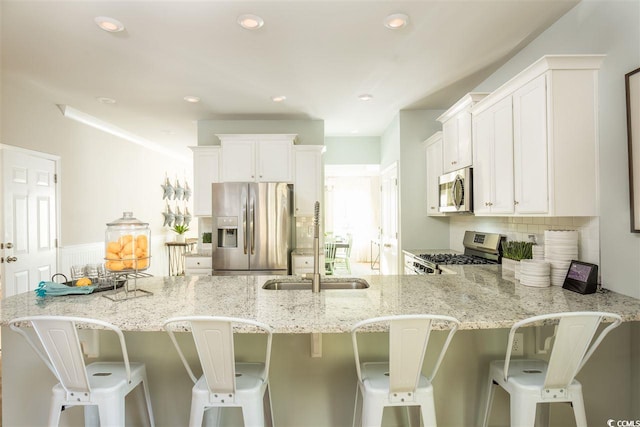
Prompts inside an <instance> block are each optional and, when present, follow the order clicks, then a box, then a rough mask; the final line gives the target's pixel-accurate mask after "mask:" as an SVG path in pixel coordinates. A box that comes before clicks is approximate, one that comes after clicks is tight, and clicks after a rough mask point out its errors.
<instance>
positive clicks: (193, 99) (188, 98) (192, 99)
mask: <svg viewBox="0 0 640 427" xmlns="http://www.w3.org/2000/svg"><path fill="white" fill-rule="evenodd" d="M184 100H185V101H187V102H192V103H194V104H195V103H196V102H200V98H198V97H197V96H191V95H189V96H185V97H184Z"/></svg>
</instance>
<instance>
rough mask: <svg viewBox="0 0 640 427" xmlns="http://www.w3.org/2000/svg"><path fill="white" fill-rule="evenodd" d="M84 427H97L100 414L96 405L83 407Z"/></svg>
mask: <svg viewBox="0 0 640 427" xmlns="http://www.w3.org/2000/svg"><path fill="white" fill-rule="evenodd" d="M84 425H85V427H99V426H100V414H99V413H98V406H97V405H86V406H85V407H84Z"/></svg>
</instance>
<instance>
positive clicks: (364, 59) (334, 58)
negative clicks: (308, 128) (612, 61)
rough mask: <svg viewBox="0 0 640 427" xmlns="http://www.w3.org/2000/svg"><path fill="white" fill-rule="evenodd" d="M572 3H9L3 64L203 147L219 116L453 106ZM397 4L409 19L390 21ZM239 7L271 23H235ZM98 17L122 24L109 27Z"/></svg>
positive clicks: (349, 116)
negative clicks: (200, 133) (200, 131)
mask: <svg viewBox="0 0 640 427" xmlns="http://www.w3.org/2000/svg"><path fill="white" fill-rule="evenodd" d="M577 2H578V0H496V1H488V0H468V1H463V0H439V1H435V0H424V1H419V0H414V1H380V0H379V1H359V0H348V1H305V0H289V1H269V0H260V1H252V2H249V1H238V0H235V1H206V0H205V1H150V0H140V1H102V2H94V1H84V0H80V1H77V0H76V1H54V0H48V1H30V0H3V1H2V3H1V7H2V10H1V17H2V27H1V30H2V71H3V76H12V78H13V77H15V76H20V78H21V79H27V80H29V81H30V82H31V83H32V84H35V85H37V86H38V87H40V88H42V91H43V92H46V93H49V94H50V98H51V102H52V103H55V104H65V105H69V106H71V107H73V108H74V109H77V110H80V111H82V112H84V113H87V114H90V115H92V116H94V117H97V118H99V119H100V120H103V121H106V122H109V123H112V124H114V125H115V126H118V127H120V128H122V129H124V130H126V131H128V132H131V133H133V134H136V135H139V136H140V137H142V138H145V139H147V140H150V141H153V142H156V143H160V144H164V145H166V146H167V147H184V146H187V145H196V143H197V140H196V122H197V121H198V120H202V119H215V118H219V119H273V118H276V119H277V118H283V119H284V118H291V119H303V118H304V119H320V120H324V123H325V134H326V135H327V136H338V135H354V133H353V132H354V131H357V133H355V135H359V136H365V135H367V136H376V135H380V134H381V133H382V132H383V131H384V129H385V128H386V127H387V125H388V124H389V123H390V121H391V120H392V119H393V117H394V116H395V115H396V114H397V113H398V111H399V110H401V109H422V108H430V109H445V108H447V107H448V106H450V105H451V104H452V103H453V102H455V101H456V100H457V99H458V98H459V97H461V96H462V95H464V93H466V92H467V91H469V90H471V89H472V88H473V87H474V86H475V85H477V84H478V83H480V82H481V81H482V80H483V79H484V78H485V77H486V76H488V75H489V74H490V73H491V72H493V71H494V70H495V69H496V68H497V67H498V66H499V65H501V64H503V63H504V62H505V61H506V60H507V59H508V58H510V57H511V56H513V55H514V54H515V53H516V52H517V51H518V50H520V49H521V48H523V47H524V46H525V45H526V44H527V43H529V42H530V41H531V40H532V39H533V38H535V37H536V36H537V35H538V34H540V33H541V32H542V31H544V29H546V28H547V27H548V26H549V25H550V24H551V23H553V22H554V21H556V20H557V19H558V18H559V17H560V16H562V15H563V14H564V13H566V12H567V11H568V10H569V9H571V8H572V7H573V6H575V5H576V4H577ZM397 12H403V13H405V14H407V15H409V17H410V18H409V19H410V21H409V25H408V26H407V27H405V28H403V29H400V30H395V31H394V30H389V29H387V28H385V27H384V26H383V25H382V22H383V19H384V18H385V16H387V15H388V14H391V13H397ZM243 13H253V14H257V15H259V16H261V17H262V18H263V19H264V21H265V25H264V26H263V27H262V28H261V29H259V30H257V31H248V30H245V29H243V28H241V27H239V26H238V25H237V24H236V19H237V17H238V16H239V15H240V14H243ZM96 16H109V17H112V18H115V19H118V20H119V21H121V22H122V23H124V25H125V26H126V30H125V31H124V32H121V33H107V32H104V31H102V30H100V29H99V28H98V27H97V26H96V25H95V23H94V18H95V17H96ZM12 81H15V80H12ZM364 93H368V94H371V95H373V96H374V98H373V99H372V100H371V101H367V102H364V101H361V100H359V99H358V95H360V94H364ZM186 95H194V96H198V97H200V98H201V102H200V103H198V104H190V103H187V102H185V101H184V100H183V97H184V96H186ZM273 95H285V96H286V97H287V100H286V101H285V102H283V103H274V102H272V101H271V99H270V98H271V96H273ZM97 97H110V98H114V99H116V101H117V102H116V103H115V104H113V105H104V104H101V103H99V102H98V101H97V99H96V98H97Z"/></svg>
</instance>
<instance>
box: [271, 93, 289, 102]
mask: <svg viewBox="0 0 640 427" xmlns="http://www.w3.org/2000/svg"><path fill="white" fill-rule="evenodd" d="M285 99H287V97H286V96H284V95H279V96H272V97H271V100H272V101H273V102H282V101H284V100H285Z"/></svg>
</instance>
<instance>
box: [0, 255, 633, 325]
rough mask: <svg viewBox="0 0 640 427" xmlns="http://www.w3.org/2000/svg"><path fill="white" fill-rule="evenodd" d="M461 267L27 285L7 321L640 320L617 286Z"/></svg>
mask: <svg viewBox="0 0 640 427" xmlns="http://www.w3.org/2000/svg"><path fill="white" fill-rule="evenodd" d="M456 272H457V274H451V275H430V276H363V278H364V279H365V280H367V281H368V282H369V283H370V285H371V286H370V288H369V289H364V290H323V291H322V292H320V293H319V294H313V293H312V292H311V291H291V290H286V291H270V290H263V289H262V285H263V284H264V282H265V281H267V280H269V279H273V278H274V276H186V277H184V276H183V277H180V276H178V277H175V276H174V277H149V278H144V279H138V280H137V286H138V288H140V289H144V290H147V291H151V292H153V295H151V296H144V297H140V298H135V299H130V300H126V301H119V302H115V301H111V300H109V299H107V298H104V297H103V296H102V295H101V294H102V293H96V294H90V295H71V296H62V297H46V298H43V299H39V298H37V297H36V296H35V295H34V293H33V292H27V293H23V294H19V295H15V296H12V297H9V298H5V299H3V300H2V302H1V310H2V313H1V314H2V324H3V325H6V324H7V322H8V321H9V320H11V319H13V318H15V317H19V316H27V315H69V316H81V317H91V318H97V319H101V320H105V321H108V322H111V323H113V324H115V325H117V326H119V327H120V328H122V329H123V330H125V331H161V330H163V329H162V322H163V321H164V320H165V319H167V318H169V317H172V316H183V315H220V316H232V317H242V318H249V319H255V320H257V321H260V322H264V323H266V324H268V325H270V326H271V327H272V328H273V329H274V332H275V333H293V334H296V333H310V332H318V333H345V332H349V331H350V329H351V327H352V326H353V325H354V324H355V323H356V322H358V321H360V320H363V319H367V318H371V317H377V316H384V315H393V314H416V313H432V314H442V315H450V316H453V317H456V318H457V319H459V320H460V322H461V326H460V329H493V328H508V327H511V325H512V324H513V323H515V322H516V321H518V320H521V319H524V318H527V317H530V316H534V315H540V314H545V313H554V312H565V311H582V310H592V311H609V312H613V313H617V314H619V315H621V316H622V317H623V319H624V320H625V321H636V320H640V300H638V299H635V298H631V297H627V296H624V295H620V294H617V293H615V292H610V291H605V292H597V293H595V294H591V295H580V294H577V293H574V292H571V291H567V290H564V289H562V288H560V287H556V286H552V287H548V288H531V287H526V286H523V285H520V284H519V283H518V282H515V281H514V280H513V275H511V276H505V278H503V277H502V271H501V267H500V266H456ZM284 279H285V280H292V279H296V278H295V277H293V278H292V277H291V276H289V277H285V278H284ZM297 280H299V278H298V279H297ZM240 331H242V330H240ZM247 332H250V331H249V330H247Z"/></svg>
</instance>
